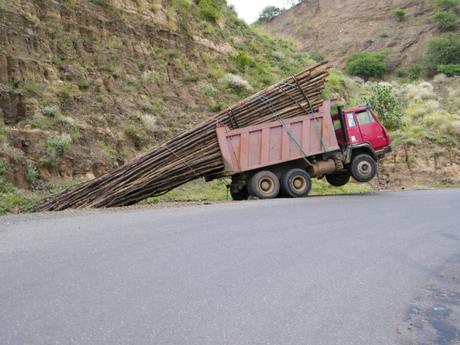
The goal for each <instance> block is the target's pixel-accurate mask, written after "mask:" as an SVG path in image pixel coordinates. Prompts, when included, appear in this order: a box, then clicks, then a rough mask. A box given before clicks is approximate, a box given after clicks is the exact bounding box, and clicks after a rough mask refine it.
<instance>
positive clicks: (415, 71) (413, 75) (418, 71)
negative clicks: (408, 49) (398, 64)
mask: <svg viewBox="0 0 460 345" xmlns="http://www.w3.org/2000/svg"><path fill="white" fill-rule="evenodd" d="M422 72H423V66H422V65H420V64H412V65H410V66H409V68H408V69H407V78H408V79H409V80H411V81H413V80H417V79H419V78H420V76H421V75H422Z"/></svg>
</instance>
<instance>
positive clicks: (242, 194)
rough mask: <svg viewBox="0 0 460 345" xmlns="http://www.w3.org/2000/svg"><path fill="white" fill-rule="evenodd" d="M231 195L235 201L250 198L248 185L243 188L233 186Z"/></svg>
mask: <svg viewBox="0 0 460 345" xmlns="http://www.w3.org/2000/svg"><path fill="white" fill-rule="evenodd" d="M230 195H231V196H232V199H233V200H235V201H241V200H248V198H249V193H248V188H247V187H246V186H245V187H243V188H234V187H233V186H231V187H230Z"/></svg>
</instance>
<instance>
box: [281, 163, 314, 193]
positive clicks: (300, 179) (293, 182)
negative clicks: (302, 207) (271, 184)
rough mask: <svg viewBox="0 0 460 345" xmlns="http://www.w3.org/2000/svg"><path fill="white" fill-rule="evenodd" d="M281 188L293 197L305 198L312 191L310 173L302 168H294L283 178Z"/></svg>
mask: <svg viewBox="0 0 460 345" xmlns="http://www.w3.org/2000/svg"><path fill="white" fill-rule="evenodd" d="M281 190H282V192H283V194H284V195H287V196H290V197H291V198H304V197H306V196H308V194H309V193H310V191H311V178H310V175H309V174H308V173H307V172H306V171H305V170H302V169H292V170H289V171H288V172H287V173H285V174H284V175H283V177H282V178H281Z"/></svg>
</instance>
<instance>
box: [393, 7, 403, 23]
mask: <svg viewBox="0 0 460 345" xmlns="http://www.w3.org/2000/svg"><path fill="white" fill-rule="evenodd" d="M393 14H394V15H395V17H396V18H397V19H398V20H399V21H402V20H403V19H404V17H405V16H406V11H405V10H404V9H403V8H399V7H398V8H395V9H394V10H393Z"/></svg>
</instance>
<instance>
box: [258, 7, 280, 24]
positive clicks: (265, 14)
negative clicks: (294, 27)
mask: <svg viewBox="0 0 460 345" xmlns="http://www.w3.org/2000/svg"><path fill="white" fill-rule="evenodd" d="M284 11H285V10H284V9H282V8H279V7H276V6H267V7H265V8H264V9H263V10H262V12H261V13H260V15H259V19H258V20H257V21H258V22H269V21H270V20H272V19H273V18H275V17H276V16H278V15H280V14H281V13H283V12H284Z"/></svg>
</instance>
